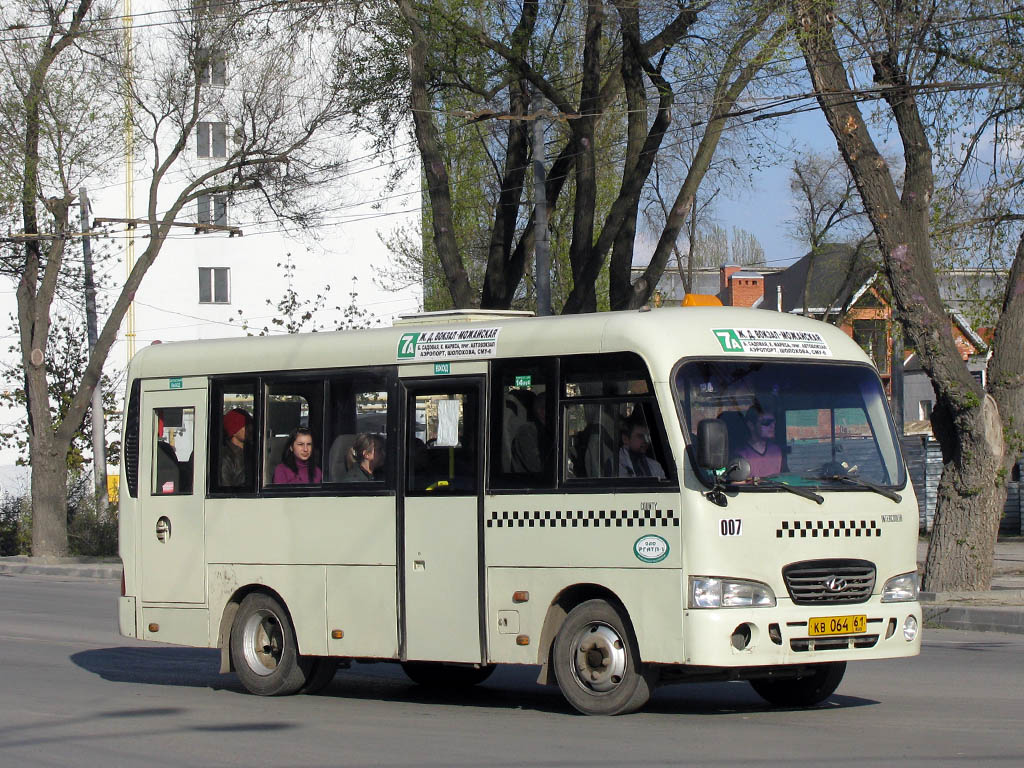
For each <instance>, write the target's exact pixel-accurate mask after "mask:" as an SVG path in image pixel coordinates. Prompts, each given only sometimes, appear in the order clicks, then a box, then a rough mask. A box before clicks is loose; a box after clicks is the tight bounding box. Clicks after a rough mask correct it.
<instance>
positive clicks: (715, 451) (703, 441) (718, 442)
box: [697, 419, 729, 469]
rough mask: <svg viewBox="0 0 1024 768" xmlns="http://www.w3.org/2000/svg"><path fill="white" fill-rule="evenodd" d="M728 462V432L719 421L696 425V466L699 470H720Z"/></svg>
mask: <svg viewBox="0 0 1024 768" xmlns="http://www.w3.org/2000/svg"><path fill="white" fill-rule="evenodd" d="M728 462H729V430H728V429H727V428H726V426H725V422H723V421H721V420H719V419H703V420H702V421H700V422H699V423H698V424H697V464H698V465H699V466H700V468H701V469H722V468H723V467H725V466H726V464H728Z"/></svg>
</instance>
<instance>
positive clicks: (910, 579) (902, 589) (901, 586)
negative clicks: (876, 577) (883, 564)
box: [882, 571, 917, 603]
mask: <svg viewBox="0 0 1024 768" xmlns="http://www.w3.org/2000/svg"><path fill="white" fill-rule="evenodd" d="M908 600H917V572H916V571H915V572H913V573H901V574H900V575H899V576H893V577H892V578H891V579H889V580H888V581H887V582H885V586H884V587H882V602H883V603H904V602H907V601H908Z"/></svg>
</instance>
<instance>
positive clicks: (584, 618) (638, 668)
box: [552, 600, 654, 715]
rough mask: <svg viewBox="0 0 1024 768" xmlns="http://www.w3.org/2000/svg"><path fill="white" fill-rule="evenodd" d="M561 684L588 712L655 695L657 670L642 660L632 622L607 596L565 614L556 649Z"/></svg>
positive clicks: (614, 711)
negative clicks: (647, 667)
mask: <svg viewBox="0 0 1024 768" xmlns="http://www.w3.org/2000/svg"><path fill="white" fill-rule="evenodd" d="M552 665H553V667H554V671H555V679H556V680H558V687H559V689H561V691H562V695H563V696H565V699H566V701H568V702H569V703H570V704H572V706H573V707H575V708H576V709H577V710H579V711H580V712H582V713H583V714H585V715H621V714H626V713H628V712H633V711H635V710H637V709H639V708H640V707H642V706H643V705H644V704H646V703H647V700H648V699H649V698H650V697H651V692H652V690H653V681H654V678H653V673H652V672H651V671H650V670H645V669H644V667H643V665H642V664H641V662H640V653H639V650H638V647H637V643H636V638H635V637H633V632H632V631H631V629H630V628H629V624H628V623H627V622H626V621H625V620H624V619H623V617H622V615H621V614H620V613H619V611H618V610H616V609H615V608H614V607H613V606H612V605H611V604H609V603H607V602H606V601H604V600H587V601H586V602H584V603H580V604H579V605H577V606H576V607H575V608H573V609H572V610H571V611H570V612H569V615H568V616H566V617H565V621H564V622H563V624H562V627H561V629H559V630H558V635H557V636H556V637H555V643H554V649H553V652H552Z"/></svg>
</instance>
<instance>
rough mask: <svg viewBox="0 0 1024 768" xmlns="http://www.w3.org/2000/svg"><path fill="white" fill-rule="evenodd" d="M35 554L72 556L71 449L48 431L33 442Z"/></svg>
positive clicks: (40, 555) (33, 547)
mask: <svg viewBox="0 0 1024 768" xmlns="http://www.w3.org/2000/svg"><path fill="white" fill-rule="evenodd" d="M31 456H32V555H33V556H34V557H65V556H66V555H67V553H68V464H67V449H66V446H65V449H64V450H61V448H60V446H58V445H55V443H54V440H53V439H52V438H51V437H50V436H49V435H48V434H47V433H46V432H44V433H43V434H42V435H41V436H39V437H35V438H33V439H32V440H31Z"/></svg>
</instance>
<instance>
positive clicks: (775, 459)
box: [736, 400, 782, 477]
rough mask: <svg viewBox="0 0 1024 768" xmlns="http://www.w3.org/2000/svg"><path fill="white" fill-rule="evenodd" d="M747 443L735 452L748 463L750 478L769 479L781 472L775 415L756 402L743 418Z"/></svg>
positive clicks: (780, 454) (780, 452)
mask: <svg viewBox="0 0 1024 768" xmlns="http://www.w3.org/2000/svg"><path fill="white" fill-rule="evenodd" d="M743 420H744V422H745V423H746V425H747V442H746V443H744V444H743V446H742V447H741V448H740V449H739V450H738V451H737V452H736V455H737V456H738V457H740V458H743V459H746V460H747V461H748V462H749V463H750V476H751V477H769V476H771V475H777V474H779V472H781V471H782V449H781V448H779V444H778V443H777V442H775V414H773V413H772V412H771V411H768V410H766V409H765V408H764V407H763V406H762V405H761V403H759V402H758V401H757V400H755V401H754V404H753V405H751V406H750V407H749V408H748V409H747V412H746V413H745V414H744V416H743Z"/></svg>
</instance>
